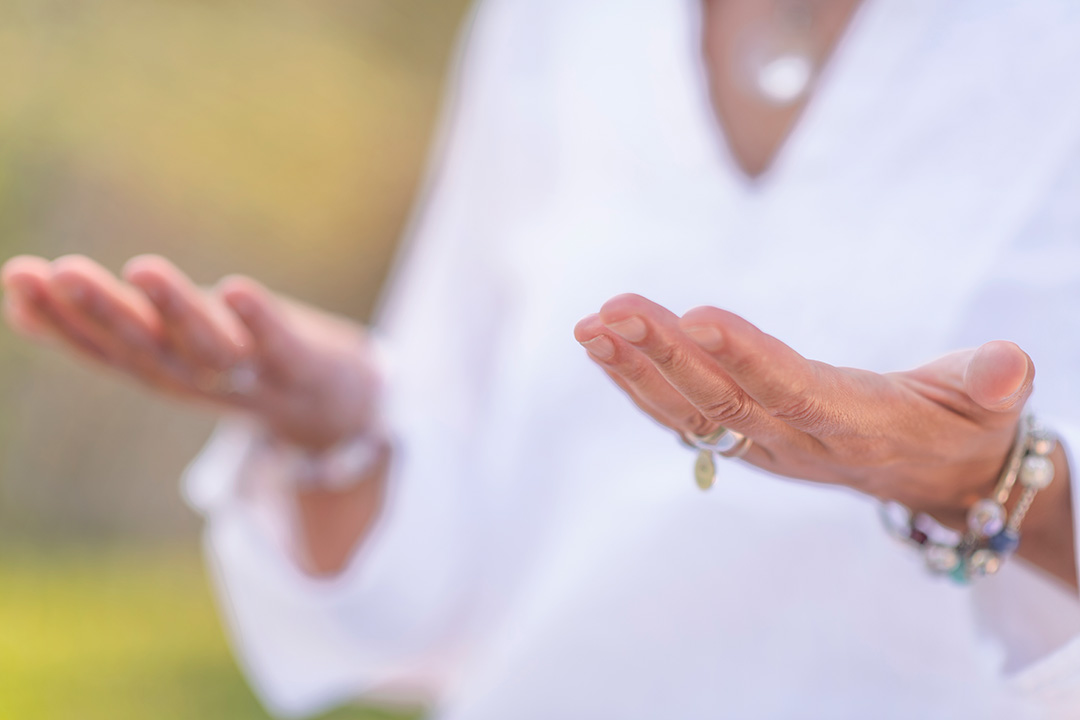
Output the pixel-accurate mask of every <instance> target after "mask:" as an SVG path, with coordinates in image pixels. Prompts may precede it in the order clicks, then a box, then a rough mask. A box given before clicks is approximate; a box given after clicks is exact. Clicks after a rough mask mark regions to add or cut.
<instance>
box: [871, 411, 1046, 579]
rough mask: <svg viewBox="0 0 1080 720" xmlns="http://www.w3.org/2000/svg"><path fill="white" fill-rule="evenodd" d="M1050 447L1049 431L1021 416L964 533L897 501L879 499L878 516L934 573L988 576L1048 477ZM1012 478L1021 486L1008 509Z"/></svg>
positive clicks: (1011, 547) (1010, 547)
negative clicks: (1002, 463)
mask: <svg viewBox="0 0 1080 720" xmlns="http://www.w3.org/2000/svg"><path fill="white" fill-rule="evenodd" d="M1056 446H1057V438H1056V437H1055V436H1054V434H1053V433H1051V432H1049V431H1047V430H1045V429H1043V428H1041V427H1039V426H1038V425H1036V424H1035V421H1034V419H1033V418H1032V417H1031V416H1025V417H1023V418H1021V420H1020V424H1019V426H1018V427H1017V433H1016V441H1015V442H1014V443H1013V447H1012V450H1011V451H1010V452H1009V457H1008V459H1007V460H1006V462H1005V466H1004V467H1003V468H1002V469H1001V475H1000V476H999V477H998V483H997V485H996V486H995V488H994V492H993V494H992V495H991V496H990V497H988V498H984V499H982V500H979V501H977V502H976V503H975V504H974V505H972V506H971V509H970V510H968V514H967V532H965V533H963V534H962V535H961V534H960V533H957V532H956V531H953V530H949V529H948V528H945V527H943V526H942V525H941V524H940V523H938V522H937V521H936V520H934V519H933V518H931V517H930V516H929V515H926V514H924V513H912V512H911V511H910V510H909V509H908V508H907V507H905V506H904V505H902V504H900V503H898V502H887V503H883V504H882V506H881V518H882V521H883V522H884V523H885V527H886V529H888V531H889V532H890V534H892V535H893V536H894V537H896V538H898V539H900V540H902V541H904V542H905V543H908V544H910V545H912V546H914V547H916V548H918V549H919V550H920V551H921V552H922V554H923V558H924V559H925V561H926V566H927V567H928V568H929V569H930V571H931V572H933V573H934V574H937V575H948V576H949V577H951V578H952V579H953V580H955V581H956V582H958V583H961V584H966V583H969V582H971V581H972V580H974V579H975V578H979V577H983V576H986V575H993V574H994V573H996V572H997V571H998V570H999V569H1000V568H1001V565H1002V563H1003V562H1004V561H1005V560H1006V559H1007V558H1008V557H1009V556H1011V555H1012V554H1013V553H1015V552H1016V549H1017V548H1018V547H1019V546H1020V525H1021V523H1023V522H1024V516H1026V515H1027V513H1028V510H1029V509H1031V503H1032V502H1033V501H1034V500H1035V495H1036V494H1037V493H1038V492H1039V491H1040V490H1042V489H1044V488H1045V487H1047V486H1048V485H1049V484H1050V483H1051V482H1052V481H1053V479H1054V463H1053V461H1051V460H1050V457H1049V456H1050V454H1051V453H1052V452H1053V451H1054V448H1055V447H1056ZM1017 481H1019V483H1020V485H1021V486H1022V487H1023V491H1022V493H1021V495H1020V499H1019V500H1018V501H1017V503H1016V507H1015V508H1014V509H1013V511H1012V513H1011V514H1009V513H1007V512H1006V510H1005V504H1006V502H1008V500H1009V496H1010V495H1011V494H1012V490H1013V488H1014V487H1015V486H1016V483H1017Z"/></svg>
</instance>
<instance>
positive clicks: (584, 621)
mask: <svg viewBox="0 0 1080 720" xmlns="http://www.w3.org/2000/svg"><path fill="white" fill-rule="evenodd" d="M698 12H699V10H698V6H697V4H696V2H695V1H694V0H681V1H676V0H670V1H669V2H663V3H658V2H651V1H646V0H591V1H589V2H583V1H582V0H491V1H490V2H487V3H486V4H485V5H484V6H483V7H482V9H481V10H480V11H479V13H478V14H477V16H476V18H475V19H474V22H473V23H472V30H471V35H470V39H469V44H468V51H467V53H466V54H465V56H464V59H463V63H462V67H461V80H460V90H459V93H458V96H457V98H456V102H455V103H453V107H452V108H451V112H450V120H449V125H448V128H447V134H446V136H445V138H444V139H445V148H444V153H443V155H442V160H441V165H440V167H439V168H438V172H437V173H436V176H435V181H434V183H433V186H432V188H431V192H430V195H429V197H427V198H426V202H425V204H424V207H423V213H422V215H421V220H420V222H419V224H418V227H417V228H416V229H415V232H414V233H413V235H414V237H413V242H412V244H411V245H410V246H409V248H408V249H407V251H406V252H405V254H404V260H403V261H402V263H401V266H400V268H399V271H398V273H397V275H396V278H395V281H394V282H393V285H392V291H391V294H390V296H389V299H388V302H387V304H386V307H385V311H384V313H383V318H382V321H381V322H380V325H379V326H380V331H381V332H382V333H384V334H385V337H386V341H387V343H388V345H389V346H390V347H391V348H392V350H393V353H394V358H395V360H394V363H393V367H392V372H393V378H392V381H391V382H390V390H389V394H388V412H389V417H390V421H391V426H392V427H393V428H394V429H395V430H396V432H397V434H398V437H399V438H401V447H400V448H399V452H398V454H397V458H396V461H395V468H394V477H393V483H392V484H393V488H394V491H393V492H394V494H393V497H392V498H391V501H390V503H389V506H388V508H387V510H386V511H385V513H384V514H383V516H382V518H381V520H380V522H379V524H378V527H377V529H376V531H375V533H374V535H373V536H372V537H371V538H370V540H369V541H368V542H367V543H365V545H364V546H363V548H362V550H361V551H360V552H359V554H358V556H357V557H356V559H355V561H354V562H353V564H352V566H351V567H350V569H349V570H348V572H346V573H345V574H344V575H343V576H342V577H340V578H339V579H337V580H335V581H333V582H323V583H319V582H314V581H311V580H308V579H305V578H304V577H303V576H302V575H301V574H300V573H299V572H297V571H296V570H295V569H294V567H293V566H292V565H291V563H290V562H289V560H288V559H287V557H286V555H285V554H284V553H283V552H282V550H281V547H280V545H281V543H280V542H277V541H275V540H274V539H273V538H274V532H272V531H268V530H267V527H268V526H273V525H274V520H273V518H272V517H269V519H267V514H266V513H265V512H263V511H260V512H262V515H263V516H264V517H263V519H262V520H260V519H259V517H260V515H259V513H257V512H256V511H255V509H254V508H256V507H257V505H258V504H257V503H256V502H255V500H254V499H253V496H255V495H257V494H258V492H257V487H258V483H259V481H260V479H259V478H245V477H244V474H245V470H244V467H245V464H244V461H243V453H244V452H245V451H244V447H243V445H244V443H243V440H242V438H241V439H238V438H237V437H235V436H233V437H229V436H228V434H229V433H236V432H238V431H236V430H230V429H225V430H223V431H222V433H223V434H222V435H221V436H219V438H217V439H216V440H215V441H214V442H213V443H212V445H211V447H210V448H208V450H207V451H206V453H205V454H204V456H203V457H202V458H201V459H200V460H199V461H198V462H197V463H196V465H195V466H193V468H192V470H191V472H190V473H189V475H188V479H187V482H188V488H189V495H190V496H191V497H192V501H193V503H194V504H196V505H197V506H198V507H200V508H201V509H202V510H203V512H205V514H206V516H207V525H208V530H207V538H208V548H209V551H210V554H211V556H212V558H213V560H214V566H215V568H216V574H217V578H218V581H219V587H220V589H221V597H222V600H223V603H224V605H225V607H226V609H227V612H228V615H229V618H230V625H231V627H232V631H233V635H234V639H235V644H236V649H237V651H238V653H239V655H240V657H241V658H242V659H243V662H244V663H245V665H246V666H247V669H248V672H249V674H250V677H251V679H252V681H253V683H254V684H255V686H256V688H257V689H258V691H259V692H260V693H261V694H262V696H263V697H264V698H265V700H266V701H267V703H268V704H269V705H270V707H272V708H273V709H275V710H276V711H278V712H280V713H282V714H286V715H288V714H303V713H306V712H311V711H315V710H317V709H319V708H322V707H325V706H327V705H330V704H333V703H336V702H340V701H343V700H347V699H349V698H353V697H356V696H358V695H360V694H361V693H365V692H396V693H401V692H419V693H422V694H423V696H424V697H427V698H429V699H431V700H432V701H433V702H434V703H435V707H436V715H437V716H438V717H441V718H444V719H445V720H494V719H496V718H498V719H505V718H514V719H515V720H529V719H531V718H620V719H627V718H657V717H672V718H680V719H682V720H693V719H695V718H718V717H721V718H785V719H787V718H830V719H835V718H871V717H872V718H905V719H906V718H912V717H919V718H958V717H981V718H1054V717H1061V718H1075V717H1080V639H1077V637H1076V634H1077V632H1078V631H1080V603H1078V602H1077V598H1076V597H1073V596H1071V595H1070V594H1069V593H1066V592H1065V591H1064V590H1062V589H1061V587H1060V586H1058V585H1057V584H1056V583H1054V582H1052V581H1049V580H1046V579H1044V578H1043V577H1041V576H1040V575H1039V573H1037V572H1035V571H1033V570H1031V569H1029V568H1025V567H1024V566H1023V564H1022V563H1020V562H1014V563H1012V564H1011V566H1010V567H1008V568H1007V569H1006V570H1005V571H1003V572H1002V574H1001V575H1000V576H998V577H995V578H992V579H990V580H988V581H987V582H984V583H982V584H981V585H980V586H979V587H978V588H977V589H974V590H969V589H962V588H958V587H955V586H953V585H951V584H950V583H948V582H945V581H940V580H937V579H934V578H932V577H930V576H929V575H928V574H927V573H925V572H924V571H923V569H922V567H921V565H920V561H919V560H918V559H917V557H916V556H915V555H914V554H913V553H912V552H911V551H910V550H909V549H907V548H906V547H901V546H898V545H896V544H894V543H893V542H892V541H890V540H889V539H888V538H887V537H886V535H885V533H884V532H883V531H882V529H881V528H880V526H879V523H878V520H877V517H876V512H875V506H874V504H873V503H872V502H870V501H869V500H867V499H865V498H862V497H859V496H857V495H856V494H854V493H851V492H846V491H841V490H837V489H832V488H825V487H819V486H814V485H812V484H808V483H799V482H792V481H788V480H779V479H776V478H772V477H769V476H767V475H764V474H763V473H760V472H758V471H756V470H754V469H753V468H751V467H749V466H747V465H745V464H742V463H734V462H733V463H729V464H725V465H724V466H723V471H724V476H723V478H722V479H721V481H720V483H719V484H718V486H717V487H716V488H715V489H714V490H713V491H712V492H711V493H709V494H702V493H701V492H700V491H698V490H697V489H696V488H695V486H694V483H693V480H692V472H691V468H692V461H693V457H692V454H691V453H689V452H688V451H687V450H686V449H685V448H683V447H682V446H680V445H679V444H678V443H677V442H676V441H675V440H674V438H673V437H672V434H671V433H670V432H667V431H665V430H663V429H661V428H659V427H657V426H656V425H655V424H653V423H652V422H650V421H649V420H648V419H646V418H645V417H643V416H642V415H641V414H640V413H638V412H636V411H635V410H634V409H633V408H632V406H631V404H630V403H629V402H628V401H627V399H626V398H625V397H624V396H623V395H622V394H621V393H620V392H619V391H617V389H616V388H614V387H613V386H612V385H611V384H610V383H609V382H608V381H607V380H606V378H604V377H603V375H602V373H601V372H600V371H599V370H598V369H597V368H596V367H594V366H593V365H592V364H591V363H590V362H589V361H588V360H587V359H586V357H585V355H584V352H583V351H582V350H581V348H580V347H579V346H578V345H577V344H576V343H575V342H574V339H573V337H572V328H573V326H574V323H575V322H576V321H577V320H578V319H579V318H581V317H582V316H584V315H585V314H587V313H590V312H595V311H596V309H597V308H598V307H599V306H600V305H601V304H602V303H603V302H604V301H605V300H606V299H608V298H609V297H611V296H613V295H615V294H617V293H621V292H628V291H632V292H638V293H641V294H643V295H645V296H647V297H649V298H652V299H654V300H656V301H658V302H661V303H663V304H664V305H666V306H667V307H669V308H671V309H673V310H674V311H676V312H683V311H685V310H687V309H689V308H690V307H693V306H694V305H699V304H711V305H717V306H720V307H724V308H728V309H730V310H733V311H735V312H738V313H740V314H742V315H743V316H745V317H746V318H748V319H749V320H751V321H752V322H754V323H755V324H757V325H758V326H759V327H761V328H763V329H765V330H766V331H768V332H770V333H772V334H774V335H776V336H777V337H779V338H781V339H783V340H784V341H786V342H788V343H789V344H791V345H792V346H794V347H795V348H796V349H797V350H799V351H800V352H802V353H803V354H805V355H807V356H809V357H813V358H816V359H819V360H824V361H827V362H831V363H835V364H842V365H847V366H856V367H864V368H868V369H873V370H880V371H886V370H894V369H904V368H909V367H914V366H916V365H918V364H921V363H923V362H925V361H927V360H930V359H932V358H934V357H936V356H938V355H940V354H942V353H945V352H947V351H950V350H953V349H956V348H959V347H965V346H971V345H975V344H978V343H981V342H984V341H986V340H990V339H994V338H1008V339H1012V340H1015V341H1017V342H1019V343H1020V344H1021V345H1022V346H1023V347H1024V348H1025V349H1026V350H1028V352H1029V353H1030V354H1031V355H1032V357H1033V358H1034V360H1035V362H1036V365H1037V367H1038V373H1039V374H1038V380H1037V392H1036V396H1035V398H1034V400H1033V406H1034V408H1035V409H1036V410H1037V411H1039V412H1041V414H1042V415H1043V416H1044V417H1047V418H1052V422H1054V423H1056V424H1057V426H1058V427H1059V428H1062V429H1064V430H1066V431H1067V442H1068V444H1069V445H1070V446H1071V447H1072V448H1074V449H1075V448H1078V447H1080V432H1078V431H1077V430H1076V429H1072V430H1070V429H1069V428H1070V427H1072V428H1076V427H1080V412H1078V410H1077V408H1078V407H1080V313H1077V312H1076V310H1077V308H1078V307H1080V305H1078V302H1080V92H1078V91H1077V90H1078V88H1077V80H1076V68H1077V67H1080V5H1077V4H1076V3H1073V2H1070V1H1069V0H1022V1H1021V0H1017V1H1015V2H1008V1H1005V0H994V1H987V0H957V1H955V2H949V3H941V2H932V1H931V0H873V1H871V2H867V3H866V4H865V5H864V7H863V8H862V9H861V10H860V11H859V14H858V15H857V17H856V19H855V21H854V25H853V27H852V28H851V29H850V32H849V33H848V35H847V36H846V38H845V40H844V41H843V43H842V45H841V47H840V48H839V50H838V52H837V53H836V55H835V56H834V59H833V61H832V63H831V64H830V66H829V67H828V68H827V71H826V73H825V76H824V77H823V81H822V85H821V87H820V89H819V92H818V94H817V96H816V97H815V98H814V100H813V102H812V104H811V106H810V107H809V109H808V110H807V112H806V113H805V115H804V117H803V118H802V120H801V122H800V124H799V126H798V128H797V129H796V131H795V133H794V135H793V136H792V137H791V138H790V140H789V142H788V143H787V145H786V146H785V147H784V149H783V150H782V153H781V155H780V157H779V159H778V161H777V162H776V164H775V165H774V167H773V168H772V169H771V170H770V171H769V173H768V174H767V176H766V177H764V178H762V179H761V180H760V181H758V182H747V181H746V180H744V179H743V178H742V177H741V176H740V175H739V174H738V173H737V172H736V171H735V170H734V168H733V165H732V163H731V161H730V159H729V158H728V156H727V152H726V150H725V147H724V146H723V143H722V139H721V135H720V133H719V132H718V129H717V124H716V121H715V119H714V117H713V115H712V112H711V109H710V107H709V103H708V99H707V94H706V89H705V81H704V74H703V72H704V71H703V68H702V66H701V63H700V61H699V35H700V32H699V28H698V25H697V23H698V22H699V18H698ZM1069 423H1072V424H1073V425H1072V426H1070V425H1069ZM239 432H240V434H241V435H242V434H243V433H242V431H239ZM1073 467H1074V468H1075V467H1077V466H1076V465H1075V464H1074V465H1073ZM1077 475H1080V473H1074V477H1075V476H1077ZM245 487H248V488H251V487H255V488H256V491H253V492H249V491H245V490H244V488H245ZM1073 497H1074V499H1075V498H1078V497H1080V492H1074V493H1073ZM280 512H283V511H280ZM272 514H273V513H272V512H271V513H270V515H271V516H272ZM1078 517H1080V515H1078ZM277 524H278V526H279V527H280V524H281V523H280V518H279V521H278V523H277Z"/></svg>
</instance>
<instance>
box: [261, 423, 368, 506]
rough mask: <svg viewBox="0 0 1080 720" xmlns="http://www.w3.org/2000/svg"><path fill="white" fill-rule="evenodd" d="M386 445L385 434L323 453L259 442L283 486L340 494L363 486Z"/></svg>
mask: <svg viewBox="0 0 1080 720" xmlns="http://www.w3.org/2000/svg"><path fill="white" fill-rule="evenodd" d="M387 445H388V441H387V439H386V434H385V433H383V432H379V431H375V432H369V433H365V434H363V435H357V436H356V437H354V438H352V439H349V440H346V441H344V442H341V443H338V444H337V445H334V446H332V447H330V448H328V449H326V450H321V451H312V450H308V449H306V448H303V447H300V446H298V445H293V444H292V443H289V442H287V441H284V440H281V439H280V438H276V437H272V436H266V437H264V438H263V451H264V452H266V453H267V454H268V455H269V458H268V459H269V460H270V462H272V463H273V464H274V466H275V467H276V469H277V471H278V473H279V474H280V476H281V477H282V478H285V482H286V483H288V484H289V485H291V486H292V487H294V488H295V489H298V490H332V491H335V492H342V491H345V490H349V489H351V488H354V487H356V486H358V485H360V484H362V483H364V482H365V481H366V480H367V479H368V478H369V477H370V476H371V471H372V470H373V469H374V467H375V465H376V463H377V462H378V461H379V458H380V456H381V454H382V453H383V451H384V450H385V448H386V447H387Z"/></svg>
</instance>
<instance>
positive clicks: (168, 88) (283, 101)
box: [0, 0, 465, 720]
mask: <svg viewBox="0 0 1080 720" xmlns="http://www.w3.org/2000/svg"><path fill="white" fill-rule="evenodd" d="M464 9H465V2H464V0H397V1H396V2H395V0H291V1H285V0H258V1H256V0H0V254H2V256H3V257H4V258H7V257H10V256H12V255H14V254H17V253H24V252H30V253H36V254H41V255H45V256H47V257H55V256H58V255H62V254H65V253H71V252H79V253H86V254H89V255H91V256H93V257H95V258H98V259H99V260H101V261H102V262H104V263H105V264H106V265H107V266H108V267H110V268H112V269H114V270H117V269H119V267H120V266H121V265H122V263H123V261H124V260H126V259H127V258H128V257H130V256H131V255H134V254H138V253H143V252H157V253H161V254H164V255H166V256H168V257H171V258H173V259H174V260H175V261H176V262H177V263H179V264H180V265H181V266H182V267H184V268H185V269H187V270H188V271H189V272H190V273H191V274H192V275H193V276H194V277H195V278H196V280H198V281H200V282H205V283H211V282H213V281H215V280H216V279H217V278H219V277H220V276H222V275H224V274H227V273H231V272H243V273H248V274H251V275H254V276H256V277H258V278H260V279H262V280H264V281H265V282H266V283H268V284H270V285H271V286H273V287H275V288H277V289H279V290H281V291H284V292H286V293H289V294H292V295H295V296H297V297H300V298H302V299H304V300H307V301H309V302H313V303H316V304H319V305H322V306H324V307H328V308H330V309H333V310H336V311H340V312H344V313H347V314H349V315H351V316H353V317H357V318H366V317H367V316H368V315H369V314H370V312H371V309H372V307H373V304H374V300H375V298H376V296H377V293H378V290H379V285H380V283H381V280H382V278H383V276H384V274H385V272H386V268H387V265H388V263H389V261H390V257H391V254H392V251H393V246H394V243H395V242H396V240H397V237H398V234H399V232H400V230H401V228H402V225H403V223H404V221H405V218H406V215H407V213H408V211H409V208H410V204H411V200H412V196H413V193H414V191H415V188H416V185H417V183H418V180H419V178H420V175H421V172H422V167H423V161H424V156H425V153H426V150H427V147H428V143H429V137H430V134H431V132H432V128H433V123H434V118H435V112H436V110H437V107H438V104H439V99H440V92H441V87H442V83H443V79H444V75H445V72H446V65H447V62H448V59H449V57H450V54H451V48H452V46H453V41H454V38H455V35H456V32H457V30H458V26H459V24H460V21H461V18H462V16H463V12H464ZM0 369H2V375H0V394H2V399H3V404H2V406H0V448H2V451H3V455H2V457H0V472H2V475H0V718H3V719H4V720H7V719H8V718H19V719H23V718H33V719H38V718H43V719H46V718H47V719H50V720H51V719H54V718H55V719H60V718H64V719H67V718H72V719H75V718H78V719H80V720H93V719H94V718H110V719H111V720H121V719H126V718H139V719H140V720H142V719H145V718H155V719H156V720H166V719H169V718H193V717H198V718H230V719H238V720H242V719H246V718H263V717H266V714H265V713H264V712H263V711H262V710H261V709H260V708H259V705H258V702H257V701H256V700H255V698H254V697H253V696H252V694H251V692H250V691H249V690H248V689H247V686H246V684H245V683H244V681H243V678H242V677H241V675H240V673H239V671H238V670H237V668H236V665H235V663H234V662H233V660H232V658H231V657H230V655H229V651H228V648H227V644H226V640H225V637H224V635H223V633H222V630H221V627H220V624H219V622H218V619H217V616H216V612H215V609H214V607H213V603H212V599H211V597H210V591H209V587H208V584H207V577H206V575H205V573H204V571H203V568H202V565H201V562H200V558H199V549H198V539H197V535H198V530H199V528H198V520H197V518H196V517H195V516H194V515H193V514H192V513H191V512H190V511H189V510H188V509H187V508H186V507H184V506H183V504H182V503H181V501H180V499H179V495H178V492H177V478H178V475H179V473H180V472H181V470H182V468H183V466H184V465H185V464H186V462H187V461H188V460H189V459H190V458H191V457H192V455H193V454H194V453H195V452H196V451H197V450H198V448H199V447H200V445H201V443H202V442H203V440H204V439H205V438H206V436H207V435H208V433H209V431H210V429H211V426H212V424H213V418H211V417H209V416H206V415H204V414H200V413H198V412H195V411H193V410H190V409H187V408H178V407H175V406H173V405H171V404H168V403H166V402H164V401H161V400H158V399H156V398H153V397H150V396H148V395H146V394H144V393H143V392H141V391H139V390H137V389H135V388H132V387H129V386H128V385H126V384H124V383H123V382H121V381H119V380H116V379H113V378H109V377H100V376H98V375H96V374H94V373H92V372H90V371H88V370H86V369H84V368H82V367H79V366H78V365H76V364H75V363H73V362H71V361H69V360H67V359H66V358H64V357H62V356H60V355H58V354H55V353H52V352H49V351H45V350H41V349H38V348H32V347H29V346H27V345H26V344H24V343H22V342H21V341H19V340H18V339H17V338H15V337H14V336H13V335H12V334H11V333H10V332H9V331H7V330H6V328H5V329H3V330H0ZM330 717H334V718H377V717H389V715H386V714H384V713H381V712H379V711H376V710H374V709H347V710H342V711H339V712H337V713H335V714H333V715H332V716H330ZM394 717H396V715H395V716H394Z"/></svg>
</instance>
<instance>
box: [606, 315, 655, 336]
mask: <svg viewBox="0 0 1080 720" xmlns="http://www.w3.org/2000/svg"><path fill="white" fill-rule="evenodd" d="M607 327H608V329H609V330H611V332H613V333H615V334H616V335H618V336H619V337H621V338H622V339H624V340H626V341H627V342H641V341H642V340H644V339H645V333H646V332H647V330H646V328H645V321H644V320H642V319H641V318H639V317H636V316H634V317H628V318H626V319H625V320H620V321H618V322H615V323H608V324H607Z"/></svg>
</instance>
